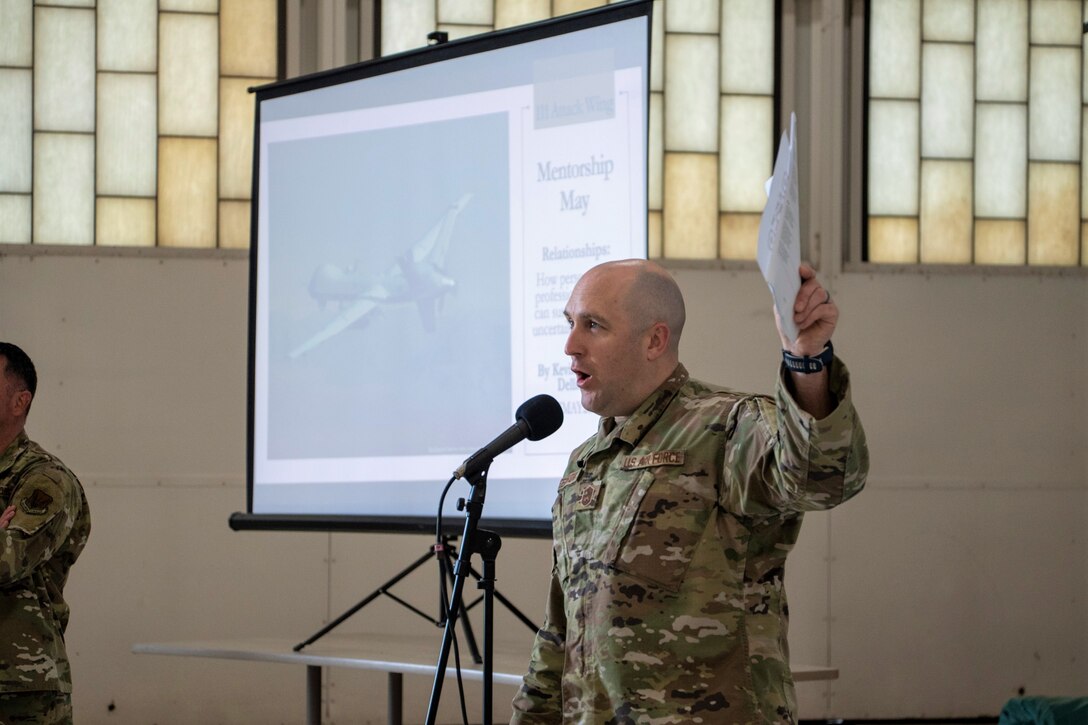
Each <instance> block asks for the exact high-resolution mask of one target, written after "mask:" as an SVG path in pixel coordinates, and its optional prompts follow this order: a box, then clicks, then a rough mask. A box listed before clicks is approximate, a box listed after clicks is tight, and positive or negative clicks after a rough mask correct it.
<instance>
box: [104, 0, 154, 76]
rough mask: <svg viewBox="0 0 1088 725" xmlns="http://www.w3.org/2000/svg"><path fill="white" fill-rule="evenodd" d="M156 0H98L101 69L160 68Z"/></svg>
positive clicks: (146, 71)
mask: <svg viewBox="0 0 1088 725" xmlns="http://www.w3.org/2000/svg"><path fill="white" fill-rule="evenodd" d="M158 42H159V7H158V3H157V2H156V0H98V41H97V45H98V70H100V71H103V70H113V71H135V72H144V73H154V72H155V71H156V70H158V54H159V46H158Z"/></svg>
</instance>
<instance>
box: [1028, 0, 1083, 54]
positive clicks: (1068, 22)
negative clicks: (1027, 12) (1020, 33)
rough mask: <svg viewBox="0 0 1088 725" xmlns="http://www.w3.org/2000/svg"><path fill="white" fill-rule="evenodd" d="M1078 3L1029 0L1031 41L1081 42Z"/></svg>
mask: <svg viewBox="0 0 1088 725" xmlns="http://www.w3.org/2000/svg"><path fill="white" fill-rule="evenodd" d="M1081 35H1082V30H1081V8H1080V3H1078V2H1070V1H1069V0H1031V42H1032V44H1038V45H1080V44H1081Z"/></svg>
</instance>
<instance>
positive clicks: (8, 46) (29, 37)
mask: <svg viewBox="0 0 1088 725" xmlns="http://www.w3.org/2000/svg"><path fill="white" fill-rule="evenodd" d="M33 19H34V8H33V6H32V5H31V2H30V0H0V66H14V67H19V68H29V67H30V66H31V64H32V63H33V61H34V43H33V39H34V20H33Z"/></svg>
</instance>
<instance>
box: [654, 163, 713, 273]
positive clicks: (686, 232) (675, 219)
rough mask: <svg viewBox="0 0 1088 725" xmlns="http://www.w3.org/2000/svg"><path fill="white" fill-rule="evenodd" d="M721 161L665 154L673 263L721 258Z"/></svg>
mask: <svg viewBox="0 0 1088 725" xmlns="http://www.w3.org/2000/svg"><path fill="white" fill-rule="evenodd" d="M717 197H718V160H717V158H716V156H715V155H714V154H684V153H666V154H665V219H664V221H665V234H664V253H665V256H666V257H669V258H671V259H714V258H716V257H717V256H718V209H717V207H718V204H717V202H718V198H717Z"/></svg>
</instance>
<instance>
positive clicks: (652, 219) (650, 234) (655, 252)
mask: <svg viewBox="0 0 1088 725" xmlns="http://www.w3.org/2000/svg"><path fill="white" fill-rule="evenodd" d="M662 216H663V214H662V213H661V212H659V211H652V212H650V214H649V218H648V219H647V220H646V246H647V247H648V249H649V252H648V253H647V254H648V256H649V257H650V258H652V259H660V258H661V257H663V256H665V254H664V242H663V240H664V235H665V232H664V229H663V226H664V221H663V219H662Z"/></svg>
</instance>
